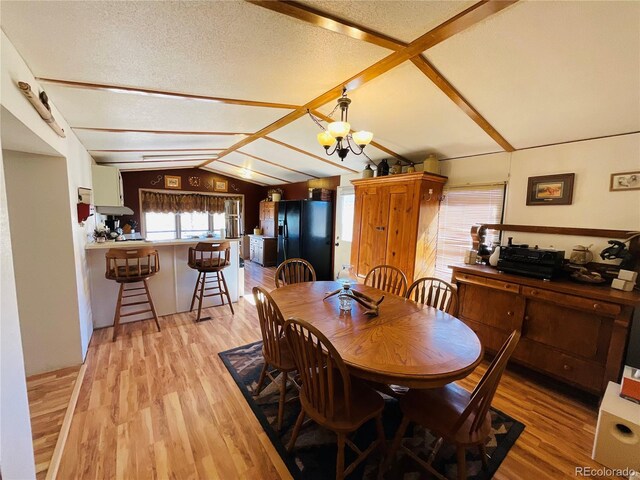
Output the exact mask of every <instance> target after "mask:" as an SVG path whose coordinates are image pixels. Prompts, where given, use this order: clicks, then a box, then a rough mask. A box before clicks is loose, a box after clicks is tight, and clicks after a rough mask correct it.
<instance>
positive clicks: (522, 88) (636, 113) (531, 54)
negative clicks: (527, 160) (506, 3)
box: [427, 1, 640, 148]
mask: <svg viewBox="0 0 640 480" xmlns="http://www.w3.org/2000/svg"><path fill="white" fill-rule="evenodd" d="M427 56H428V58H429V59H430V60H431V61H432V62H433V63H434V64H435V66H436V67H437V68H438V69H439V70H440V72H441V73H442V74H443V75H444V76H445V77H446V78H447V79H448V80H449V81H450V82H451V83H452V84H453V85H454V86H455V87H456V88H457V89H458V90H459V91H460V92H461V93H462V94H463V95H464V96H465V97H466V98H467V99H469V100H470V101H471V103H472V104H473V105H474V106H475V107H476V108H477V109H478V110H479V111H480V113H481V114H483V115H484V116H485V118H486V119H487V120H488V121H489V122H490V123H491V124H492V125H493V126H494V127H495V128H496V129H497V130H498V131H499V132H500V133H501V134H502V135H503V136H504V137H505V138H506V139H507V140H508V141H509V142H510V143H511V144H512V145H514V146H515V147H516V148H524V147H530V146H535V145H543V144H549V143H555V142H565V141H571V140H577V139H582V138H590V137H597V136H603V135H610V134H617V133H624V132H629V131H637V130H640V2H616V1H614V2H519V3H518V4H516V5H514V6H512V7H510V8H509V9H507V10H504V11H503V12H501V13H499V14H497V15H494V16H492V17H491V18H489V19H488V20H487V21H485V22H483V23H480V24H478V25H476V26H474V27H472V28H470V29H468V30H466V31H464V32H462V33H460V34H458V35H456V36H454V37H452V38H450V39H449V40H446V41H445V42H443V43H441V44H439V45H437V46H436V47H434V48H433V49H431V50H429V51H428V54H427Z"/></svg>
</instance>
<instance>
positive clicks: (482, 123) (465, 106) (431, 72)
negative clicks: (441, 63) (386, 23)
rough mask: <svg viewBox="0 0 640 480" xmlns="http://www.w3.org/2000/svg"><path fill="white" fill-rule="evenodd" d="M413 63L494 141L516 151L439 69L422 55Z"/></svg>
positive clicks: (414, 58)
mask: <svg viewBox="0 0 640 480" xmlns="http://www.w3.org/2000/svg"><path fill="white" fill-rule="evenodd" d="M411 61H412V62H413V64H414V65H415V66H416V67H418V69H419V70H420V71H421V72H422V73H424V74H425V75H426V76H427V77H428V78H429V80H431V81H432V82H433V83H434V85H435V86H436V87H438V88H439V89H440V90H441V91H442V93H444V94H445V95H446V96H447V97H449V98H450V99H451V101H453V103H455V104H456V105H457V106H458V107H459V108H460V109H461V110H462V111H463V112H464V113H466V114H467V116H468V117H469V118H470V119H471V120H473V121H474V122H475V123H476V125H478V126H479V127H480V128H481V129H482V130H484V132H485V133H486V134H487V135H489V136H490V137H491V138H492V139H493V141H494V142H496V143H497V144H498V145H500V146H501V147H502V148H504V149H505V151H507V152H514V151H515V150H516V149H515V148H514V147H513V145H511V144H510V143H509V142H508V141H507V139H506V138H504V137H503V136H502V135H500V133H499V132H498V131H497V130H496V129H495V128H494V127H493V126H492V125H491V124H490V123H489V122H488V121H487V119H486V118H484V117H483V116H482V115H481V114H480V112H478V111H477V110H476V109H475V108H474V107H473V105H471V104H470V103H469V102H468V101H467V100H466V99H465V98H464V97H463V96H462V95H461V94H460V92H458V91H457V90H456V89H455V88H454V86H453V85H451V84H450V83H449V82H448V81H447V79H446V78H444V77H443V76H442V75H441V74H440V72H439V71H438V70H436V68H435V67H434V66H433V65H432V64H431V63H430V62H429V61H428V60H427V59H426V58H424V57H423V56H422V55H418V56H417V57H413V58H412V59H411Z"/></svg>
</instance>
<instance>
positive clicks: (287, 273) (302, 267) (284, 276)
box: [275, 258, 316, 288]
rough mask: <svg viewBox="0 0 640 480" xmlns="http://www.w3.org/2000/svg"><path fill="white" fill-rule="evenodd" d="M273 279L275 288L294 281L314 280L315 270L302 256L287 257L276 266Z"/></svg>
mask: <svg viewBox="0 0 640 480" xmlns="http://www.w3.org/2000/svg"><path fill="white" fill-rule="evenodd" d="M275 280H276V288H280V287H283V286H285V285H292V284H294V283H303V282H315V281H316V271H315V270H314V269H313V266H312V265H311V264H310V263H309V262H308V261H306V260H305V259H304V258H289V259H288V260H285V261H284V262H282V263H281V264H280V266H279V267H278V268H277V270H276V275H275Z"/></svg>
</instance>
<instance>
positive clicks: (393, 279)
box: [364, 265, 407, 297]
mask: <svg viewBox="0 0 640 480" xmlns="http://www.w3.org/2000/svg"><path fill="white" fill-rule="evenodd" d="M364 284H365V285H368V286H370V287H374V288H377V289H378V290H383V291H385V292H389V293H392V294H394V295H398V296H400V297H403V296H404V294H405V292H406V291H407V277H406V275H405V274H404V273H403V272H402V270H400V269H399V268H396V267H394V266H392V265H378V266H377V267H373V268H372V269H371V271H370V272H369V273H367V276H366V278H365V279H364Z"/></svg>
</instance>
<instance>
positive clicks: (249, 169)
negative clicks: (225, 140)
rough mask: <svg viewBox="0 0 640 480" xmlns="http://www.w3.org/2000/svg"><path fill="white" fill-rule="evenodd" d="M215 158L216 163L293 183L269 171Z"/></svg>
mask: <svg viewBox="0 0 640 480" xmlns="http://www.w3.org/2000/svg"><path fill="white" fill-rule="evenodd" d="M214 160H215V162H216V163H223V164H224V165H229V166H230V167H233V168H237V169H238V170H246V171H248V172H251V173H255V174H257V175H262V176H263V177H267V178H272V179H274V180H278V181H279V182H282V183H291V181H290V180H285V179H284V178H279V177H274V176H273V175H269V174H268V173H264V172H259V171H258V170H255V169H253V168H246V167H241V166H240V165H236V164H235V163H231V162H226V161H224V160H218V159H217V158H216V159H214Z"/></svg>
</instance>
